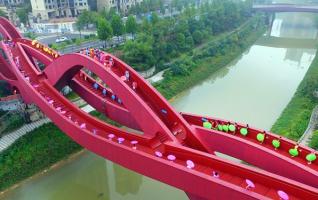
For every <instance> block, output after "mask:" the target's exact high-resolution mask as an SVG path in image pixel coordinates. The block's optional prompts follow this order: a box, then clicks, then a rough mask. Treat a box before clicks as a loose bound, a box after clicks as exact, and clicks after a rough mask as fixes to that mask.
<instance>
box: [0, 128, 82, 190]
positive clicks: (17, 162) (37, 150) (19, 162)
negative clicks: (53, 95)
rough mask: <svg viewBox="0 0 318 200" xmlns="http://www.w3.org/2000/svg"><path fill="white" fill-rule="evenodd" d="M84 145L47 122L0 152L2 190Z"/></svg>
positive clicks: (0, 188)
mask: <svg viewBox="0 0 318 200" xmlns="http://www.w3.org/2000/svg"><path fill="white" fill-rule="evenodd" d="M79 149H81V147H80V146H79V145H78V144H76V143H75V142H73V141H72V140H71V139H70V138H69V137H67V136H66V135H65V134H64V133H63V132H62V131H61V130H60V129H58V128H57V127H56V126H55V125H53V124H52V123H49V124H45V125H43V126H41V127H39V128H37V129H35V130H34V131H32V132H30V133H29V134H27V135H25V136H23V137H21V138H20V139H19V140H17V142H15V143H14V144H13V145H12V146H10V147H9V148H8V149H7V150H5V151H4V152H2V153H1V154H0V163H1V164H0V190H4V189H6V188H8V187H10V186H12V185H13V184H15V183H17V182H19V181H21V180H23V179H25V178H27V177H30V176H32V175H34V174H35V173H37V172H39V171H41V170H43V169H45V168H47V167H49V166H51V165H52V164H54V163H56V162H57V161H59V160H61V159H63V158H65V157H67V156H68V155H70V154H72V153H74V152H76V151H78V150H79Z"/></svg>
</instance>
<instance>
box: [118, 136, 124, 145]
mask: <svg viewBox="0 0 318 200" xmlns="http://www.w3.org/2000/svg"><path fill="white" fill-rule="evenodd" d="M117 140H118V143H119V144H122V143H123V142H124V141H125V138H122V137H120V138H118V139H117Z"/></svg>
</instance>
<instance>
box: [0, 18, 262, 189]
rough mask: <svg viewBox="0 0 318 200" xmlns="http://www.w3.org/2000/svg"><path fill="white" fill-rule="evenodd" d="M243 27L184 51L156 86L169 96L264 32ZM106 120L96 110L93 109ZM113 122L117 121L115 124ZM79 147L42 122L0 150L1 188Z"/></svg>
mask: <svg viewBox="0 0 318 200" xmlns="http://www.w3.org/2000/svg"><path fill="white" fill-rule="evenodd" d="M255 20H256V21H251V23H249V24H247V26H244V28H243V29H242V30H239V31H234V32H231V34H228V35H225V36H224V37H222V38H220V40H217V41H213V43H212V44H211V45H207V46H206V47H204V48H201V49H200V50H198V51H195V52H193V53H191V55H184V56H185V57H186V58H184V57H182V58H180V59H178V60H177V61H176V63H177V64H175V65H174V66H172V67H171V70H169V72H168V73H167V74H165V79H164V81H162V82H161V83H159V84H157V85H156V87H157V88H158V89H159V91H160V92H161V93H162V94H163V95H164V96H166V97H167V98H171V97H173V96H174V95H176V94H177V93H179V92H181V91H182V90H184V89H187V88H188V87H190V86H193V85H195V84H197V83H198V82H199V81H202V80H203V79H204V78H207V77H208V76H209V75H211V74H212V73H213V72H215V71H217V70H218V69H220V68H221V67H224V66H226V65H227V64H228V63H229V62H231V61H232V60H233V59H234V58H236V57H237V56H239V55H240V54H242V53H243V52H244V51H245V50H246V48H247V47H248V46H250V45H251V44H252V43H253V42H255V40H256V39H257V38H258V37H259V36H260V35H261V34H262V33H263V31H264V25H263V24H262V23H261V24H259V21H258V20H260V19H255ZM91 114H92V115H93V116H96V117H98V118H100V119H102V120H106V119H105V118H104V117H103V116H101V115H100V114H99V113H98V112H94V111H93V112H92V113H91ZM114 125H116V124H114ZM79 149H81V147H80V146H79V145H77V144H76V143H74V142H73V141H72V140H71V139H69V138H68V137H67V136H66V135H65V134H64V133H62V131H60V130H59V129H58V128H57V127H56V126H55V125H53V124H47V125H44V126H42V127H40V128H38V129H36V130H34V131H32V132H31V133H29V134H27V135H25V136H23V137H22V138H20V139H19V140H18V141H17V142H16V143H15V144H14V145H12V146H10V147H9V148H8V149H7V150H6V151H5V152H3V153H1V154H0V163H1V164H0V190H3V189H5V188H7V187H10V186H11V185H13V184H15V183H17V182H18V181H21V180H23V179H25V178H27V177H29V176H31V175H33V174H35V173H37V172H38V171H41V170H43V169H45V168H47V167H49V166H50V165H52V164H53V163H55V162H57V161H59V160H61V159H63V158H65V157H67V156H68V155H69V154H72V153H74V152H76V151H78V150H79Z"/></svg>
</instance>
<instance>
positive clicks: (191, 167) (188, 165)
mask: <svg viewBox="0 0 318 200" xmlns="http://www.w3.org/2000/svg"><path fill="white" fill-rule="evenodd" d="M186 163H187V168H189V169H193V168H194V163H193V161H192V160H187V162H186Z"/></svg>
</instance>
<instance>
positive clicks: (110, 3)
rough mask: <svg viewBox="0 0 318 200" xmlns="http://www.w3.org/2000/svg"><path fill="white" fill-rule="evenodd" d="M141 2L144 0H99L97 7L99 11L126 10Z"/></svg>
mask: <svg viewBox="0 0 318 200" xmlns="http://www.w3.org/2000/svg"><path fill="white" fill-rule="evenodd" d="M140 2H142V0H97V9H98V10H99V11H100V10H104V9H106V10H109V9H115V10H116V11H122V12H126V11H128V9H129V8H130V7H131V6H133V5H136V4H137V3H140Z"/></svg>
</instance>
